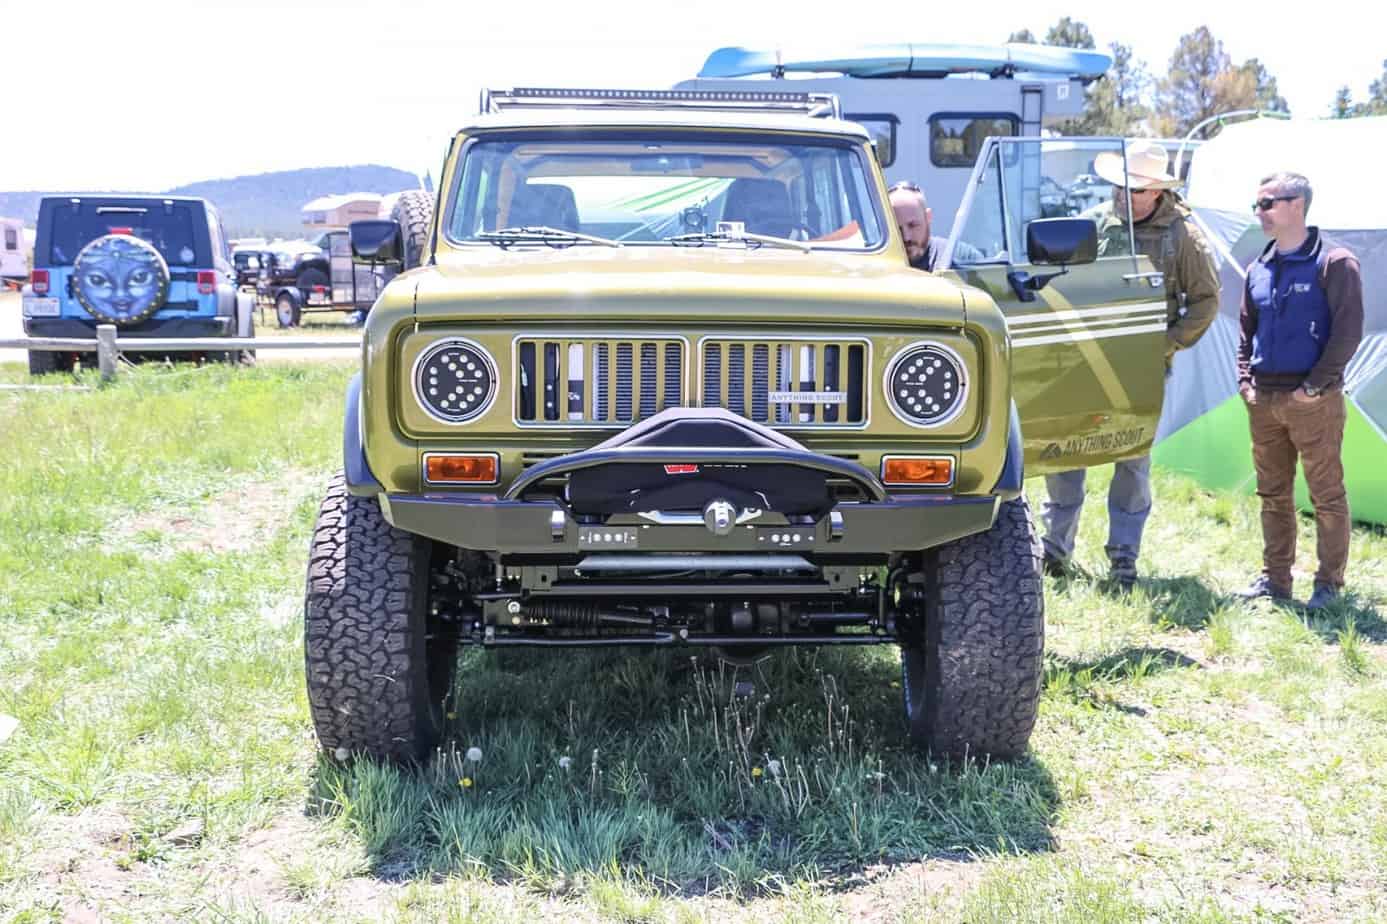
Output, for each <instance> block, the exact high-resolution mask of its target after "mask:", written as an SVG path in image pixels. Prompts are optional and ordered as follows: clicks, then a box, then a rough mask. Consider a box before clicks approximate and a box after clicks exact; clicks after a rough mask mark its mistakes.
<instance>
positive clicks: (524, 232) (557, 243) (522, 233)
mask: <svg viewBox="0 0 1387 924" xmlns="http://www.w3.org/2000/svg"><path fill="white" fill-rule="evenodd" d="M477 237H479V238H481V239H482V240H484V241H489V242H490V243H492V244H495V245H496V246H497V247H500V248H501V249H503V250H504V249H505V248H507V247H509V246H510V245H512V244H521V243H529V242H537V243H540V244H545V245H547V246H549V247H554V248H563V247H572V246H573V245H574V244H576V243H578V242H580V241H582V242H585V243H588V244H601V245H603V246H604V247H625V246H626V245H625V244H623V243H621V241H614V240H612V239H611V238H607V237H596V236H594V235H591V234H580V233H579V232H577V231H564V230H563V229H561V228H550V227H548V226H547V225H525V226H523V227H517V228H497V229H496V230H495V231H482V232H481V233H479V234H478V235H477Z"/></svg>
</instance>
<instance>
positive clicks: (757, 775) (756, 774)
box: [751, 767, 762, 780]
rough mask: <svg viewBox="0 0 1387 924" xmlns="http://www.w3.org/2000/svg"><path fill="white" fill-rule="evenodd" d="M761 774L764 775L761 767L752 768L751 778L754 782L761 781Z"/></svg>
mask: <svg viewBox="0 0 1387 924" xmlns="http://www.w3.org/2000/svg"><path fill="white" fill-rule="evenodd" d="M761 773H762V770H761V768H760V767H752V768H751V778H752V779H754V780H759V779H760V778H761Z"/></svg>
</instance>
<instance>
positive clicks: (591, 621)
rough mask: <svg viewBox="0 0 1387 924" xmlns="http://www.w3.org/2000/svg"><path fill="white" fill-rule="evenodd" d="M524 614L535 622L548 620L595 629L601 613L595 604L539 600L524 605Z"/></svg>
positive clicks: (560, 624) (571, 626)
mask: <svg viewBox="0 0 1387 924" xmlns="http://www.w3.org/2000/svg"><path fill="white" fill-rule="evenodd" d="M525 615H526V617H528V618H529V619H531V620H533V621H536V622H549V623H552V624H554V625H556V626H564V627H565V628H570V629H589V630H592V629H596V628H597V627H598V625H599V623H600V622H601V621H602V613H601V611H600V610H599V609H598V607H597V605H596V604H593V603H576V602H567V601H562V600H540V601H536V602H534V603H531V604H529V605H527V606H526V607H525Z"/></svg>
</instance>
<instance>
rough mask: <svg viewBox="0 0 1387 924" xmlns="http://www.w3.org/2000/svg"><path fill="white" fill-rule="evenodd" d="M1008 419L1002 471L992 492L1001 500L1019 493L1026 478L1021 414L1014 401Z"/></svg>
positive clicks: (1008, 498) (1009, 498)
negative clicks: (1005, 452) (1005, 450)
mask: <svg viewBox="0 0 1387 924" xmlns="http://www.w3.org/2000/svg"><path fill="white" fill-rule="evenodd" d="M1009 416H1010V420H1009V421H1008V423H1007V454H1006V458H1005V459H1004V460H1003V461H1002V473H1001V474H1000V475H998V476H997V486H996V487H995V488H994V489H993V492H992V493H994V494H999V495H1001V497H1002V499H1003V500H1011V499H1012V498H1015V497H1017V496H1019V495H1020V494H1021V487H1022V485H1023V484H1024V483H1025V480H1026V471H1025V458H1026V446H1025V443H1023V442H1022V440H1021V415H1020V414H1019V413H1018V412H1017V410H1016V402H1015V401H1013V402H1011V414H1010V415H1009Z"/></svg>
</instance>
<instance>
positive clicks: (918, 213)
mask: <svg viewBox="0 0 1387 924" xmlns="http://www.w3.org/2000/svg"><path fill="white" fill-rule="evenodd" d="M891 211H893V212H895V213H896V224H897V225H898V226H899V227H900V229H901V237H902V238H904V239H905V253H906V256H907V257H909V258H910V265H911V266H914V267H918V268H921V269H923V268H924V267H925V265H926V262H927V261H928V259H929V224H930V218H931V217H932V215H933V213H932V212H931V211H930V209H929V206H928V205H927V204H926V202H925V194H924V192H922V191H921V190H920V189H919V188H918V187H913V186H903V185H900V184H897V185H896V186H893V187H892V188H891Z"/></svg>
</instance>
